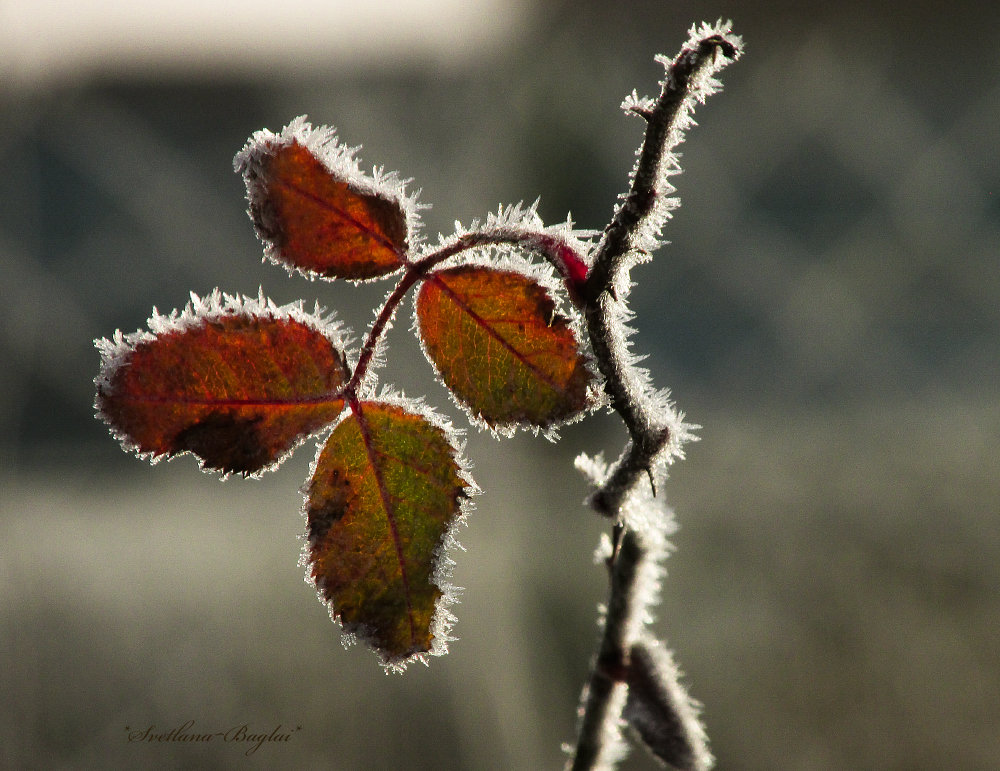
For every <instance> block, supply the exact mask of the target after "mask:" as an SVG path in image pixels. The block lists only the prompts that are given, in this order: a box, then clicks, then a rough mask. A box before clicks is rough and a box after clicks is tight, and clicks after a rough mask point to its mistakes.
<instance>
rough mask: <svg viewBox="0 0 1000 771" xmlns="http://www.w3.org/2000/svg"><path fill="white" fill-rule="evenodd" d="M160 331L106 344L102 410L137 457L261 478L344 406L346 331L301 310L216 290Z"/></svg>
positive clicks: (101, 343)
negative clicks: (189, 460) (188, 457)
mask: <svg viewBox="0 0 1000 771" xmlns="http://www.w3.org/2000/svg"><path fill="white" fill-rule="evenodd" d="M149 327H150V330H151V331H150V332H137V333H134V334H132V335H127V336H123V335H122V334H121V333H120V332H118V333H117V334H116V335H115V338H114V339H113V340H106V339H105V340H98V341H97V345H98V348H99V349H100V350H101V357H102V368H101V374H100V375H99V376H98V378H97V380H96V381H95V382H96V384H97V399H96V407H97V410H98V414H99V415H100V416H101V418H103V419H104V421H105V422H106V423H107V424H108V425H109V426H110V428H111V429H112V432H113V433H114V434H115V435H116V436H117V437H118V438H119V439H120V440H121V442H122V444H123V446H125V447H126V448H127V449H131V450H135V451H136V452H138V453H140V454H143V455H148V456H150V457H151V458H153V459H157V458H160V457H162V456H173V455H177V454H179V453H183V452H191V453H194V454H195V455H197V456H198V457H199V458H201V460H202V465H203V467H205V468H209V469H214V470H218V471H222V472H224V473H242V474H252V473H255V472H258V471H261V470H263V469H265V468H266V467H268V466H271V465H273V464H276V463H277V462H279V461H280V460H281V459H282V458H283V456H284V455H285V454H286V453H287V452H288V451H289V450H291V449H292V448H293V447H295V446H296V445H297V444H298V443H300V442H301V441H302V440H303V439H304V438H305V437H306V436H308V435H309V434H311V433H314V432H315V431H317V430H318V429H320V428H322V427H323V426H325V425H327V424H329V423H332V422H333V421H334V420H335V419H336V418H337V415H338V414H340V412H341V410H342V409H343V405H344V402H343V399H342V398H341V397H340V390H341V389H342V388H343V385H344V383H345V382H346V378H347V372H346V369H345V366H344V362H343V355H342V353H341V351H340V350H339V348H338V344H339V340H338V336H337V330H336V328H335V327H332V326H330V325H329V324H327V323H325V322H324V321H323V320H322V319H320V318H319V317H317V316H310V315H308V314H305V313H303V312H302V310H301V307H300V306H297V305H294V306H286V307H283V308H277V307H275V306H274V305H273V304H270V303H267V302H266V301H263V300H251V299H247V298H235V297H227V296H224V295H221V294H219V293H218V292H216V293H215V294H214V295H213V296H211V297H210V298H207V299H206V300H201V299H199V298H197V297H195V296H192V302H191V304H190V305H189V306H188V307H187V308H186V309H185V310H184V312H182V313H177V312H176V311H175V312H174V314H172V315H171V316H169V317H164V316H159V315H156V314H154V316H153V318H152V319H150V322H149Z"/></svg>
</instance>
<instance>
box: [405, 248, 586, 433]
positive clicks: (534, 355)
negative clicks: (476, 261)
mask: <svg viewBox="0 0 1000 771" xmlns="http://www.w3.org/2000/svg"><path fill="white" fill-rule="evenodd" d="M416 319H417V326H418V328H419V332H420V337H421V339H422V341H423V345H424V351H425V352H426V354H427V357H428V358H429V359H430V361H431V363H432V364H433V365H434V367H435V369H436V370H437V372H438V374H439V375H440V376H441V379H442V380H443V381H444V383H445V385H447V386H448V388H449V389H451V391H452V393H453V394H454V395H455V396H456V398H457V399H458V401H459V402H460V403H461V404H462V405H463V406H465V407H466V408H467V409H468V410H469V412H470V413H471V415H472V416H473V418H476V419H479V420H482V421H483V422H484V423H486V424H487V425H488V426H490V427H491V428H494V429H499V430H509V429H510V428H512V427H514V426H518V425H529V426H534V427H538V428H548V427H550V426H553V425H555V424H558V423H561V422H564V421H566V420H568V419H571V418H573V417H574V416H576V415H578V414H579V413H581V412H582V411H583V410H585V409H586V408H587V407H589V406H590V405H591V404H592V403H593V396H592V382H593V374H592V372H591V371H590V368H589V367H588V359H587V357H586V356H585V355H584V354H583V352H582V351H581V346H580V343H579V341H578V339H577V335H576V332H575V330H574V328H573V325H572V323H571V322H570V319H569V318H568V317H566V316H564V315H562V314H561V313H559V312H558V311H557V309H556V306H555V303H554V301H553V300H552V297H551V296H550V295H549V293H548V290H546V288H545V287H544V286H542V284H541V283H539V282H538V281H536V280H535V279H533V278H530V277H529V276H526V275H523V274H521V273H519V272H517V271H513V270H498V269H495V268H489V267H484V266H476V265H467V266H462V267H456V268H449V269H446V270H440V271H437V272H434V273H431V274H430V275H429V276H427V278H426V280H425V281H424V283H423V285H422V286H421V288H420V291H419V293H418V294H417V300H416Z"/></svg>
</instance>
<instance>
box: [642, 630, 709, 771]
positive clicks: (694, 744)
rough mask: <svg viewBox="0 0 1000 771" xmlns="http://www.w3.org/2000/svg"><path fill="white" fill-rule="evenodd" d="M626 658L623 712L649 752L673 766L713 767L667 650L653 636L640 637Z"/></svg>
mask: <svg viewBox="0 0 1000 771" xmlns="http://www.w3.org/2000/svg"><path fill="white" fill-rule="evenodd" d="M630 661H631V663H630V666H629V672H628V678H627V683H628V697H627V700H626V702H625V709H624V711H623V712H622V716H623V717H624V718H625V720H626V722H627V723H628V724H629V726H631V728H632V729H633V730H634V731H635V732H636V733H637V734H638V735H639V736H640V737H641V738H642V740H643V742H644V743H645V744H646V747H647V748H648V749H649V751H650V752H652V753H653V754H654V755H655V756H656V757H658V758H659V759H660V760H662V761H663V762H665V763H667V764H669V765H671V766H673V767H674V768H678V769H681V770H682V771H704V769H708V768H711V766H712V756H711V754H710V753H709V751H708V746H707V743H706V739H705V731H704V728H702V725H701V723H700V722H699V721H698V715H697V709H696V705H695V704H694V703H693V702H692V701H691V700H690V698H689V697H688V695H687V693H686V692H685V691H684V688H683V687H682V686H681V684H680V682H679V680H678V672H677V667H676V666H675V665H674V663H673V660H672V659H671V657H670V654H669V653H668V652H667V650H666V649H665V648H663V647H662V646H661V645H660V644H659V643H658V642H656V641H654V640H640V641H639V642H637V643H636V644H635V645H634V646H633V647H632V653H631V657H630Z"/></svg>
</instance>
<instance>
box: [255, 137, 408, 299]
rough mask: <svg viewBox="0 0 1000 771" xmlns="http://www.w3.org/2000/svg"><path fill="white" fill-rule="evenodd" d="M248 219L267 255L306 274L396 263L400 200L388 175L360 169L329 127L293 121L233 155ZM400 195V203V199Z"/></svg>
mask: <svg viewBox="0 0 1000 771" xmlns="http://www.w3.org/2000/svg"><path fill="white" fill-rule="evenodd" d="M236 166H237V169H238V170H239V171H240V172H242V174H243V177H244V180H245V181H246V185H247V197H248V199H249V202H250V218H251V219H252V220H253V223H254V227H255V228H256V230H257V234H258V235H259V236H260V238H261V240H263V241H264V242H265V244H267V251H266V254H267V256H268V257H269V258H270V259H271V260H273V261H275V262H277V263H279V264H283V265H285V266H286V267H288V268H290V269H294V270H298V271H300V272H303V273H305V274H307V275H315V274H318V275H320V276H325V277H327V278H346V279H366V278H374V277H378V276H384V275H387V274H389V273H393V272H394V271H396V270H398V269H399V268H400V267H402V266H403V264H404V262H405V257H406V253H407V248H408V245H407V244H408V231H409V228H408V223H407V213H406V212H407V209H406V206H412V202H411V201H406V198H405V194H404V193H403V189H402V185H400V184H398V183H397V184H392V183H393V182H395V178H394V177H391V176H390V177H387V178H385V179H383V180H382V181H381V182H380V181H377V180H375V179H372V178H369V177H366V176H364V175H362V174H361V173H360V171H359V170H358V168H357V163H356V161H354V159H353V156H352V151H351V150H349V149H345V148H344V147H342V146H340V145H339V144H338V143H337V141H336V138H335V136H334V134H333V131H332V130H331V129H327V128H325V127H321V128H318V129H315V130H314V129H313V128H312V127H311V126H310V125H309V124H308V123H305V122H304V121H303V120H302V119H299V120H297V121H295V122H293V123H292V124H290V125H289V126H288V127H287V128H286V129H285V130H284V131H283V132H282V134H281V135H280V136H279V135H275V134H272V133H271V132H268V131H262V132H258V133H257V134H256V135H254V137H252V138H251V140H250V142H249V143H248V144H247V146H246V147H245V148H244V149H243V151H242V152H241V153H240V154H239V155H237V156H236ZM404 201H406V203H405V205H404Z"/></svg>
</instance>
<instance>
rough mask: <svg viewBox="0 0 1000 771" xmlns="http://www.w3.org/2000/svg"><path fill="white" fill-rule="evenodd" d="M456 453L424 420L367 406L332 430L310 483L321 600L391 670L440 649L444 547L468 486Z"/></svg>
mask: <svg viewBox="0 0 1000 771" xmlns="http://www.w3.org/2000/svg"><path fill="white" fill-rule="evenodd" d="M456 452H457V451H456V450H455V448H454V447H453V446H452V444H451V442H450V441H449V439H448V436H447V435H446V433H445V431H444V430H443V429H442V428H440V427H439V426H437V425H435V424H434V423H432V422H431V421H430V420H428V419H427V418H426V417H423V416H421V415H417V414H415V413H412V412H408V411H407V410H405V409H404V408H402V407H399V406H396V405H393V404H388V403H382V402H363V403H361V404H358V405H356V407H355V408H354V411H353V414H351V415H350V416H349V417H345V418H344V419H343V420H341V422H340V423H338V424H337V427H336V428H335V429H334V430H333V432H332V433H331V434H330V437H329V438H328V439H327V441H326V444H325V445H324V447H323V449H322V451H321V452H320V454H319V457H318V458H317V460H316V465H315V469H314V473H313V476H312V480H311V482H310V483H309V489H308V492H307V495H306V501H305V511H306V519H307V523H308V532H309V547H308V548H309V552H308V559H309V563H310V565H311V568H310V575H311V577H312V580H313V581H314V583H315V585H316V589H317V591H318V593H319V595H320V598H321V599H323V600H325V601H326V602H328V603H329V604H330V608H331V615H332V616H333V617H334V618H335V619H338V620H339V621H340V622H341V623H342V624H343V626H344V631H345V632H347V633H349V634H357V635H358V636H360V637H361V638H363V639H365V640H367V641H368V642H369V643H371V645H372V646H373V647H374V648H375V650H376V651H378V652H379V654H380V655H381V656H382V658H383V660H384V661H385V663H387V664H389V665H392V666H397V667H398V666H401V665H402V664H404V663H405V662H406V661H407V660H408V659H410V658H412V657H414V656H419V655H421V654H424V653H428V652H430V653H438V652H443V648H444V641H445V638H444V632H445V631H446V626H447V624H446V622H445V621H444V620H443V617H444V616H445V614H444V610H443V608H442V607H441V605H442V601H443V600H444V594H443V591H442V587H441V585H440V583H439V578H438V576H439V574H440V562H441V560H442V558H443V555H442V551H443V549H442V546H443V544H444V542H445V540H446V538H447V534H448V532H449V530H450V529H451V527H452V526H453V525H454V523H455V522H456V519H457V518H458V517H459V515H460V509H461V501H462V499H463V498H464V497H465V496H466V495H467V494H468V492H469V487H470V483H469V482H468V481H466V480H465V479H463V475H462V474H461V472H460V468H459V465H458V462H457V461H456ZM439 615H440V616H441V617H442V618H439Z"/></svg>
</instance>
